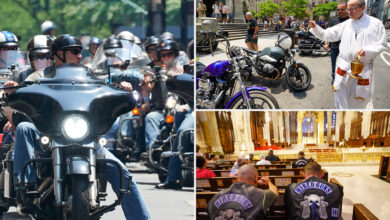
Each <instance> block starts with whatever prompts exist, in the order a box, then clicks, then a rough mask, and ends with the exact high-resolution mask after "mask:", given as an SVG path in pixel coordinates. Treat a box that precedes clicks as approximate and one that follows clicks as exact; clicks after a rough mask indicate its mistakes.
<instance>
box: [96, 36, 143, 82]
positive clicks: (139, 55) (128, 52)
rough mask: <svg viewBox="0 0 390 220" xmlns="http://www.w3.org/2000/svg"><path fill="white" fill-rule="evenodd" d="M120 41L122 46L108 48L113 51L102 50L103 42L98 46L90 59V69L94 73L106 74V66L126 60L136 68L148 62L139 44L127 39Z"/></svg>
mask: <svg viewBox="0 0 390 220" xmlns="http://www.w3.org/2000/svg"><path fill="white" fill-rule="evenodd" d="M120 41H121V43H122V48H113V49H110V50H113V51H115V53H113V51H111V53H107V50H104V48H103V46H104V44H102V45H100V46H99V48H98V49H97V51H96V55H95V57H94V59H93V60H92V70H93V72H94V73H97V74H102V75H103V74H108V72H109V68H108V67H109V66H110V65H114V64H119V63H124V62H125V61H127V60H128V61H129V62H130V67H138V68H141V67H143V66H145V65H146V64H148V63H149V62H150V61H149V58H148V57H147V54H146V53H144V52H143V51H142V49H141V47H140V46H138V45H137V44H135V43H132V42H130V41H127V40H120ZM114 69H115V68H114ZM118 70H119V69H118Z"/></svg>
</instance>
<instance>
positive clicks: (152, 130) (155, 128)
mask: <svg viewBox="0 0 390 220" xmlns="http://www.w3.org/2000/svg"><path fill="white" fill-rule="evenodd" d="M161 120H164V115H163V114H162V112H161V111H152V112H149V113H148V114H147V115H146V116H145V119H144V126H145V130H144V131H145V147H146V151H148V150H149V147H150V145H151V144H152V143H153V141H155V140H156V139H157V137H158V135H159V134H160V121H161Z"/></svg>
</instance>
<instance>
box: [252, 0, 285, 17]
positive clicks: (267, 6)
mask: <svg viewBox="0 0 390 220" xmlns="http://www.w3.org/2000/svg"><path fill="white" fill-rule="evenodd" d="M257 8H258V9H259V12H257V13H256V16H257V17H259V18H263V17H264V15H267V17H268V18H271V17H272V16H274V14H275V13H277V12H279V11H280V6H279V5H278V4H275V3H273V2H272V1H271V0H267V1H266V2H262V3H260V4H259V5H258V6H257Z"/></svg>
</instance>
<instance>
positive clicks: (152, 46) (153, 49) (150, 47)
mask: <svg viewBox="0 0 390 220" xmlns="http://www.w3.org/2000/svg"><path fill="white" fill-rule="evenodd" d="M157 44H158V38H157V37H155V36H150V37H148V38H146V40H145V43H144V48H145V51H146V53H147V54H148V56H149V58H150V59H151V60H152V61H151V62H150V63H149V64H148V65H149V66H150V67H154V66H160V65H161V64H160V59H159V58H158V57H157Z"/></svg>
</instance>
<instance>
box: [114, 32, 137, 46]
mask: <svg viewBox="0 0 390 220" xmlns="http://www.w3.org/2000/svg"><path fill="white" fill-rule="evenodd" d="M116 38H118V39H123V40H128V41H130V42H132V43H134V34H133V33H131V32H130V31H121V32H120V33H119V34H117V35H116Z"/></svg>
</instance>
